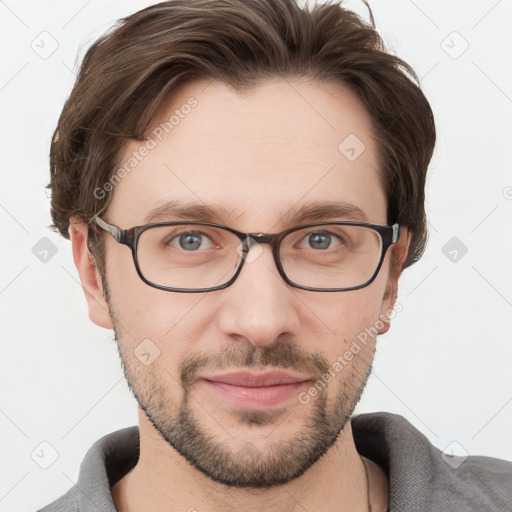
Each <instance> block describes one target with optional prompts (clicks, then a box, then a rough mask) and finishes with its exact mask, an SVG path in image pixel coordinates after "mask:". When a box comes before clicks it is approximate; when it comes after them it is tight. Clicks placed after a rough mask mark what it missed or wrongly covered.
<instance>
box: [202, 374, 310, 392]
mask: <svg viewBox="0 0 512 512" xmlns="http://www.w3.org/2000/svg"><path fill="white" fill-rule="evenodd" d="M203 379H205V380H209V381H212V382H222V383H223V384H230V385H232V386H244V387H249V388H257V387H265V386H278V385H282V384H293V383H298V382H304V381H306V380H311V377H309V376H307V375H296V374H293V373H290V372H283V371H270V372H265V373H252V372H248V371H238V372H231V373H224V374H220V375H210V376H204V377H203Z"/></svg>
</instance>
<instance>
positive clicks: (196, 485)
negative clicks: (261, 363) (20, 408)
mask: <svg viewBox="0 0 512 512" xmlns="http://www.w3.org/2000/svg"><path fill="white" fill-rule="evenodd" d="M139 420H140V456H139V460H138V462H137V464H136V466H135V467H134V468H133V470H132V471H131V472H130V473H128V474H127V475H125V476H124V477H123V478H122V479H121V480H120V481H119V482H117V483H116V484H115V485H114V487H113V489H112V495H113V498H114V502H115V505H116V508H117V510H118V511H119V512H128V511H129V512H139V511H143V510H151V511H154V512H159V511H162V512H163V511H165V512H170V511H172V510H191V511H193V510H208V511H209V512H217V511H226V510H235V509H242V510H246V511H248V512H252V511H254V512H256V511H262V512H265V511H270V510H280V511H283V512H292V511H296V510H301V511H303V510H308V511H310V512H315V511H324V512H325V511H331V510H332V511H335V510H336V511H338V512H348V511H351V512H356V511H361V512H363V511H364V512H366V511H367V510H368V509H369V507H368V485H367V476H366V471H365V467H364V464H363V461H362V459H361V457H360V456H359V454H358V453H357V450H356V448H355V444H354V440H353V437H352V429H351V426H350V422H349V423H347V425H346V426H345V428H344V429H343V431H342V432H341V433H340V435H339V436H338V439H337V440H336V442H335V443H334V444H333V446H331V448H330V449H329V450H328V452H327V453H326V454H325V455H324V456H323V457H321V458H320V460H318V461H317V462H316V463H315V464H313V465H312V466H311V467H310V468H309V469H308V470H307V471H306V472H305V473H304V474H303V475H301V476H300V477H298V478H296V479H294V480H292V481H290V482H288V483H286V484H283V485H280V486H276V487H271V488H266V489H243V488H235V487H229V486H226V485H224V484H220V483H217V482H214V481H213V480H211V479H210V478H208V477H207V476H205V475H203V473H201V472H200V471H198V470H197V469H196V468H194V467H193V466H192V465H191V464H189V463H188V462H187V461H186V460H185V459H184V458H183V457H182V456H181V455H180V454H179V453H178V452H177V451H175V450H174V449H173V448H172V447H171V446H170V445H169V444H168V443H167V442H166V441H165V440H164V439H163V438H162V437H161V436H160V435H159V434H158V433H157V432H156V431H155V429H154V427H153V426H152V425H151V424H150V423H149V421H148V419H147V417H146V416H145V415H144V414H143V413H142V412H139ZM368 462H369V461H368ZM367 470H368V478H369V480H370V490H371V494H372V496H371V510H372V512H378V511H381V510H382V511H385V510H386V506H387V479H386V475H385V473H384V472H383V471H382V469H380V468H379V467H378V466H376V465H375V464H372V463H369V464H368V466H367ZM171 507H172V508H171Z"/></svg>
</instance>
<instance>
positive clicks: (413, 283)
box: [0, 0, 512, 512]
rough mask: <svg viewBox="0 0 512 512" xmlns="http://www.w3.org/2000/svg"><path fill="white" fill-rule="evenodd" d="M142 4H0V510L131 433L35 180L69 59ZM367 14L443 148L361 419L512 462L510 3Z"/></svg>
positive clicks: (419, 5)
mask: <svg viewBox="0 0 512 512" xmlns="http://www.w3.org/2000/svg"><path fill="white" fill-rule="evenodd" d="M150 3H151V2H146V1H142V0H139V1H136V0H130V1H124V2H113V1H101V2H100V1H99V0H89V1H84V0H73V1H69V0H68V1H66V2H64V1H59V2H57V1H48V0H47V1H45V2H36V1H31V2H23V1H20V0H18V1H15V0H5V1H1V2H0V23H1V26H0V34H1V38H2V48H3V52H2V56H1V59H2V61H1V66H0V102H1V108H2V110H1V112H2V116H1V130H2V131H1V137H0V141H1V158H0V163H1V188H0V223H1V237H2V238H1V242H2V243H1V256H2V260H1V262H2V263H1V267H0V268H1V273H0V304H1V319H0V320H1V323H0V327H1V337H0V341H1V344H2V346H1V350H2V357H1V358H0V379H1V380H0V390H1V391H0V392H1V395H0V400H1V401H0V429H1V432H2V443H1V448H0V464H1V472H0V510H1V511H7V510H10V511H13V512H18V511H22V510H23V511H26V510H35V509H37V508H38V507H40V506H42V505H44V504H47V503H49V502H50V501H53V500H54V499H56V498H57V497H58V496H60V495H61V494H63V493H64V492H65V491H66V490H67V489H68V488H69V487H71V485H72V484H73V482H75V481H76V478H77V476H78V470H79V465H80V462H81V461H82V458H83V456H84V455H85V452H86V451H87V449H88V448H89V447H90V446H91V445H92V444H93V442H94V441H96V440H97V439H98V438H100V437H101V436H103V435H105V434H107V433H109V432H112V431H114V430H116V429H119V428H122V427H124V426H129V425H134V424H136V423H137V415H136V412H137V407H136V402H135V400H134V399H133V398H132V397H131V395H130V393H129V391H128V390H127V386H126V384H125V381H124V378H123V376H122V372H121V367H120V363H119V360H118V356H117V351H116V349H115V346H114V343H113V333H112V331H107V330H104V329H102V328H99V327H97V326H95V325H94V324H93V323H92V322H91V321H90V320H89V318H88V312H87V308H86V302H85V298H84V295H83V292H82V289H81V286H80V284H79V281H78V274H77V272H76V269H75V266H74V263H73V260H72V255H71V246H70V243H69V242H68V241H66V240H64V239H61V238H59V237H58V236H57V235H56V234H54V233H53V232H51V231H50V230H49V229H48V228H47V226H48V225H49V224H50V216H49V199H48V197H47V192H46V190H45V185H46V184H47V182H48V179H49V171H48V158H47V155H48V151H49V143H50V139H51V134H52V131H53V129H54V127H55V125H56V122H57V118H58V116H59V113H60V110H61V108H62V106H63V103H64V100H65V98H66V97H67V96H68V94H69V92H70V89H71V87H72V84H73V81H74V71H76V64H77V55H78V54H79V55H80V56H81V55H83V53H84V49H85V48H86V47H88V46H89V45H90V44H91V42H92V41H93V40H94V39H95V38H96V37H97V36H98V35H100V34H101V33H102V32H103V31H105V30H106V29H107V28H108V27H109V26H110V25H111V24H112V22H113V21H114V20H115V19H117V18H119V17H121V16H124V15H126V14H129V13H131V12H134V11H136V10H138V9H140V8H142V7H145V6H147V5H149V4H150ZM371 3H372V4H373V5H372V7H373V11H374V15H375V20H376V24H377V28H378V29H379V31H380V32H381V33H382V35H383V36H384V37H385V40H386V41H387V42H388V43H389V44H390V45H391V47H392V48H393V49H394V51H395V52H396V53H398V54H399V55H400V56H401V57H403V58H405V60H406V61H408V62H409V63H411V64H412V65H413V67H414V68H415V69H416V71H417V73H418V75H419V76H420V77H421V82H422V87H423V89H424V91H425V94H426V95H427V97H428V99H429V100H430V102H431V105H432V108H433V110H434V113H435V116H436V121H437V128H438V145H437V149H436V153H435V155H434V158H433V161H432V164H431V168H430V171H429V178H428V184H427V214H428V218H429V222H430V241H429V245H428V249H427V252H426V254H425V256H424V257H423V259H422V260H421V261H420V262H419V263H417V264H416V265H415V266H414V267H413V268H411V269H408V270H407V271H406V272H405V273H404V275H403V278H402V281H401V286H400V291H399V299H398V300H399V302H400V303H401V304H402V306H403V310H402V312H400V313H399V314H398V315H397V317H396V318H395V319H394V321H393V323H392V328H391V331H390V332H389V333H388V334H386V335H384V336H382V337H381V338H380V341H379V345H378V351H377V356H376V361H375V371H374V375H373V376H372V377H371V379H370V382H369V385H368V388H367V390H366V392H365V394H364V397H363V399H362V401H361V403H360V405H359V406H358V412H371V411H390V412H394V413H398V414H402V415H403V416H405V417H406V418H407V419H408V420H409V421H411V422H412V423H413V424H414V425H415V426H416V427H417V428H419V429H420V430H421V431H422V432H423V433H424V434H425V435H426V436H427V437H428V438H429V439H430V440H431V442H432V443H434V444H435V445H436V446H438V447H439V448H440V449H446V448H447V447H448V446H450V448H448V451H450V450H451V449H452V448H453V447H455V448H454V451H455V453H465V452H466V451H467V452H469V453H470V454H483V455H490V456H494V457H501V458H506V459H512V440H511V435H510V432H511V425H512V372H511V363H512V340H511V333H512V314H511V313H512V286H511V285H512V242H511V240H512V236H511V235H512V233H511V225H512V200H511V199H512V173H511V162H512V158H511V157H512V137H511V135H512V115H511V114H512V67H511V65H510V62H511V59H510V57H511V56H512V53H511V50H512V32H511V31H510V20H511V19H512V2H511V0H501V1H497V0H479V1H471V2H469V1H462V0H460V1H446V0H443V1H441V0H436V1H432V0H430V1H427V0H416V2H413V1H411V0H394V1H391V0H386V1H383V0H379V1H377V0H373V2H371ZM349 5H350V6H353V7H354V8H356V5H357V2H351V3H349ZM356 10H357V11H358V12H360V13H361V14H364V15H366V13H365V10H364V8H363V9H361V8H359V7H357V8H356ZM44 31H46V32H47V33H48V34H50V35H51V37H50V36H48V35H44V34H43V35H40V34H41V33H42V32H44ZM454 31H455V32H457V33H456V34H454V33H453V32H454ZM41 38H46V39H44V44H45V48H46V49H47V50H48V49H49V48H51V45H52V44H58V48H57V49H56V50H55V52H54V53H53V54H52V55H50V56H49V57H48V58H46V59H44V58H41V57H40V56H39V55H38V54H37V53H36V52H35V51H34V50H33V48H32V47H31V45H32V44H34V46H35V45H36V44H39V45H40V46H41V45H42V43H41ZM51 38H53V39H54V40H55V41H56V43H52V41H51ZM33 41H35V42H34V43H33ZM467 44H468V45H469V46H468V48H467V49H466V51H464V52H463V53H461V52H462V50H464V48H465V46H466V45H467ZM459 54H460V55H459ZM454 57H457V58H454ZM42 237H47V238H48V239H50V240H51V242H52V243H53V244H55V246H56V249H57V252H56V254H55V255H54V256H53V257H51V258H50V259H49V260H48V261H47V262H46V263H43V262H41V261H40V260H39V259H38V258H37V257H36V256H35V255H34V254H33V252H32V248H33V247H34V246H35V245H36V244H37V243H38V242H39V241H40V240H41V238H42ZM453 237H457V238H458V239H459V240H460V241H461V242H462V243H463V244H464V245H465V246H466V247H467V254H465V255H464V256H462V257H460V258H459V259H458V261H457V262H453V261H451V260H450V259H449V258H448V257H447V256H445V254H444V253H443V252H442V248H443V247H444V246H445V244H446V243H447V242H448V241H449V240H450V239H452V238H453ZM446 252H448V251H447V250H446ZM460 254H461V253H460V251H459V255H460ZM42 442H47V443H49V444H50V445H51V446H52V447H53V449H54V450H56V452H57V453H58V458H57V459H56V460H55V462H54V463H53V464H52V465H51V466H50V467H49V468H48V469H43V468H41V467H40V466H39V465H38V464H37V463H36V462H35V461H34V460H33V459H32V458H31V454H32V453H33V452H34V450H36V452H37V453H41V450H42V451H43V452H44V453H45V455H44V457H46V459H47V461H46V462H47V463H48V462H50V461H51V456H52V450H51V449H50V448H49V447H48V446H47V445H42V447H41V446H40V443H42ZM453 442H456V444H453ZM44 457H43V459H44ZM43 463H44V460H43Z"/></svg>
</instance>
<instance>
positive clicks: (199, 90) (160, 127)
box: [108, 79, 386, 230]
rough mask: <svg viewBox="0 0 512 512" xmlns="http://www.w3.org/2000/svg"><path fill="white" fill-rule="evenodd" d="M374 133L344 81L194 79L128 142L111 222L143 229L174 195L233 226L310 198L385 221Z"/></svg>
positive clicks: (260, 221)
mask: <svg viewBox="0 0 512 512" xmlns="http://www.w3.org/2000/svg"><path fill="white" fill-rule="evenodd" d="M372 130H373V126H372V123H371V120H370V119H369V117H368V115H367V113H366V111H365V108H364V106H363V105H362V104H361V103H360V101H359V100H358V99H357V97H356V96H355V95H354V94H353V93H352V92H350V91H349V90H347V89H346V88H345V87H343V86H341V85H339V84H328V83H323V82H309V83H308V82H306V81H304V80H303V81H298V80H295V81H293V80H284V79H273V80H268V81H265V82H263V83H261V84H260V85H258V86H257V87H255V88H252V89H250V90H248V91H247V92H244V93H243V94H239V93H237V92H235V91H234V90H233V89H231V88H230V87H229V86H227V85H226V84H224V83H222V82H219V81H216V80H206V79H201V80H196V81H193V82H188V83H186V84H183V85H181V86H180V87H179V88H178V89H176V90H175V91H173V93H172V94H171V95H169V96H168V98H167V100H166V102H165V103H164V104H162V106H161V107H160V109H159V111H158V113H157V115H156V116H155V118H154V119H153V121H152V123H151V125H150V127H149V129H148V131H147V136H148V138H147V139H146V141H144V142H142V143H141V142H139V141H130V142H129V143H128V144H127V145H126V146H125V147H124V150H123V151H122V153H121V155H120V160H119V165H118V169H117V170H116V171H117V174H118V175H120V179H118V180H116V185H115V187H114V190H113V197H112V201H111V204H110V206H109V209H108V218H109V219H110V221H111V222H118V223H119V226H120V227H130V226H133V225H138V224H141V223H143V220H144V219H145V218H147V217H148V212H150V211H152V210H154V209H155V208H158V207H159V206H162V205H164V204H165V203H167V202H169V201H170V202H174V203H177V202H180V203H195V204H202V205H205V206H210V205H216V206H218V207H219V208H220V209H221V210H222V211H223V215H224V216H225V215H227V213H226V212H228V213H229V215H228V216H229V217H230V219H229V220H230V221H232V222H237V223H238V224H237V225H233V224H231V225H232V227H235V228H240V229H245V228H247V229H248V230H264V229H265V228H268V227H269V226H275V225H276V224H278V223H279V222H280V219H284V218H286V217H287V214H289V212H290V211H292V210H295V209H300V207H302V206H304V205H306V204H308V203H322V202H326V203H335V202H341V203H343V204H346V205H352V206H355V207H356V208H358V209H360V210H362V211H363V212H364V213H365V215H366V217H367V220H368V221H369V222H375V223H384V222H385V220H386V219H385V214H386V198H385V194H384V191H383V187H382V184H381V179H380V177H379V171H378V169H379V164H378V158H377V147H376V143H375V141H374V139H373V138H372ZM121 169H122V171H121V172H120V170H121ZM159 220H162V219H161V218H160V219H159ZM217 220H218V221H220V220H222V219H217ZM226 221H227V219H226Z"/></svg>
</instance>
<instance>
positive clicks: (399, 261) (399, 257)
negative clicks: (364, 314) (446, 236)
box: [379, 227, 411, 334]
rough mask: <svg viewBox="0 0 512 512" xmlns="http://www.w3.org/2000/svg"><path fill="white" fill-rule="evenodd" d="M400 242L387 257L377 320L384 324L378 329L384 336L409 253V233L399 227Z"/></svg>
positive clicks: (389, 322) (392, 247)
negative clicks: (382, 294)
mask: <svg viewBox="0 0 512 512" xmlns="http://www.w3.org/2000/svg"><path fill="white" fill-rule="evenodd" d="M400 230H401V235H400V240H399V241H398V242H397V243H396V244H394V245H392V246H391V252H390V257H389V263H388V265H389V275H388V282H387V283H386V289H385V291H384V296H383V297H382V304H381V311H380V315H379V319H380V320H381V321H382V323H383V324H384V325H383V327H382V328H381V329H379V334H384V333H386V332H388V331H389V328H390V325H391V320H390V318H389V315H390V314H391V311H393V308H394V307H395V303H396V299H397V295H398V280H399V278H400V276H401V275H402V272H403V264H404V261H405V259H406V258H407V254H408V252H409V246H410V243H411V237H410V233H409V232H408V231H407V229H406V228H405V227H401V228H400Z"/></svg>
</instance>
